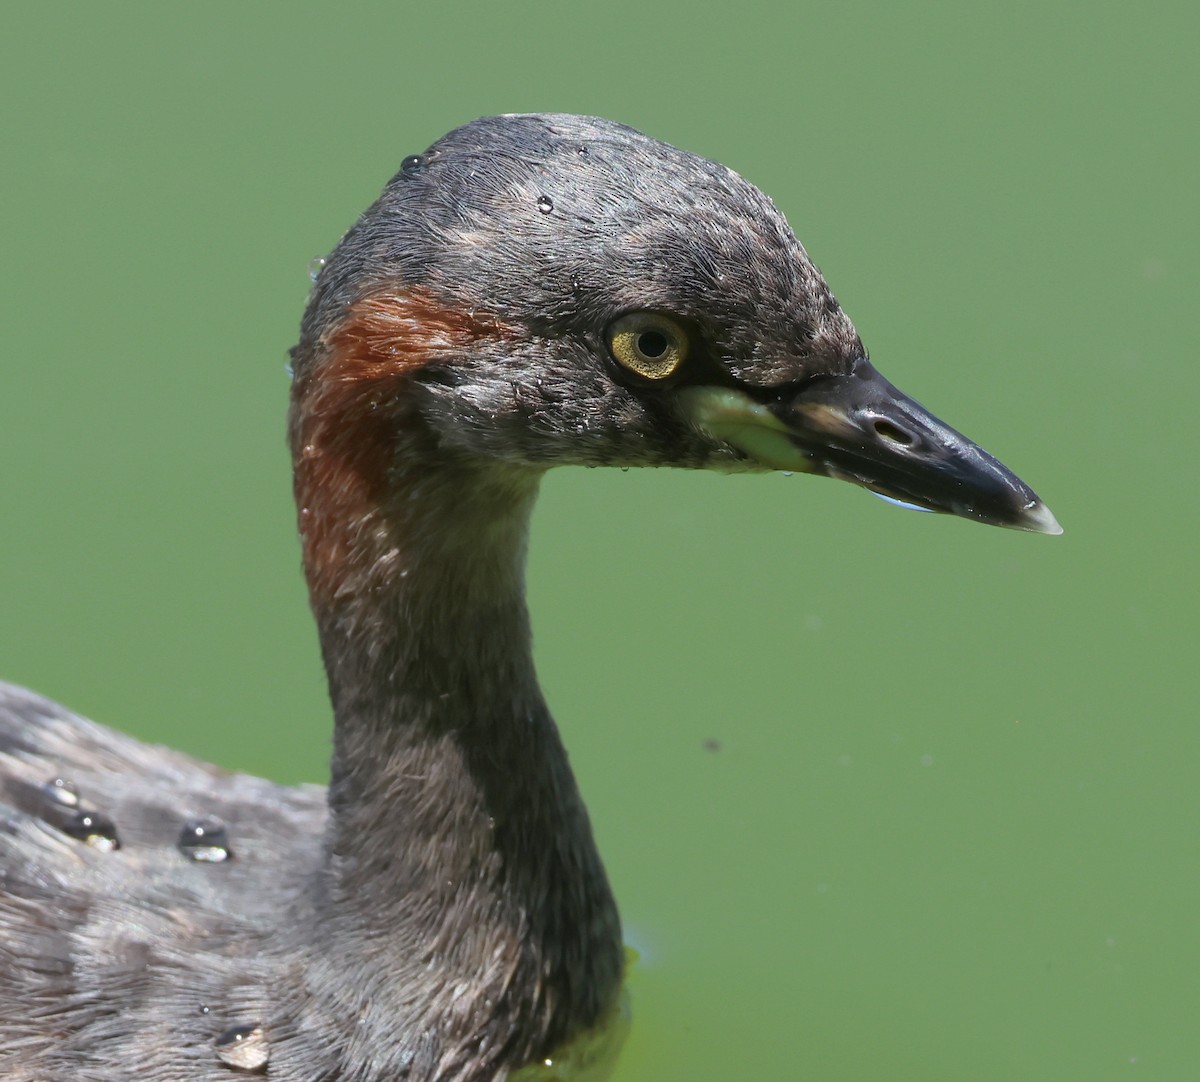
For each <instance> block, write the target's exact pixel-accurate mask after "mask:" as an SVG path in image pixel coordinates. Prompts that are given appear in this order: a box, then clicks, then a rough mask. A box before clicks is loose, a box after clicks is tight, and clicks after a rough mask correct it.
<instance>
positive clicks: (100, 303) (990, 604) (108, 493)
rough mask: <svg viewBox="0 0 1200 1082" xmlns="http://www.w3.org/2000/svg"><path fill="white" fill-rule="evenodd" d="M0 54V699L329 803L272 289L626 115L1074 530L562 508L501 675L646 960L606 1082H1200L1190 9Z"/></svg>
mask: <svg viewBox="0 0 1200 1082" xmlns="http://www.w3.org/2000/svg"><path fill="white" fill-rule="evenodd" d="M5 24H6V25H5V32H4V34H3V36H2V38H0V81H2V82H0V90H2V91H3V99H2V100H3V101H4V103H5V110H4V111H5V124H4V126H5V135H4V143H3V147H4V167H3V171H2V173H0V176H2V177H3V180H2V182H0V183H2V184H3V189H2V193H3V219H4V233H3V236H4V246H5V252H4V259H3V263H2V265H0V275H3V279H4V280H3V296H4V298H5V303H4V308H3V328H4V331H3V333H4V339H3V352H2V354H0V358H2V359H0V463H2V466H0V478H2V486H3V487H2V489H0V492H2V494H3V497H2V498H3V501H4V515H3V519H2V521H0V584H2V591H3V593H2V596H3V602H2V614H0V673H2V674H3V675H4V676H5V677H7V678H8V679H11V680H15V681H18V682H21V683H25V684H29V685H31V686H34V687H37V688H39V689H40V690H42V691H45V692H47V693H49V694H51V695H53V696H55V697H57V698H60V699H62V700H63V701H65V702H66V703H68V704H70V705H71V706H73V707H75V708H77V709H80V710H82V711H85V712H87V713H89V714H91V715H93V716H95V717H96V718H98V719H99V720H101V721H104V722H107V723H110V724H113V725H117V726H120V727H122V728H125V729H127V730H129V731H131V732H133V733H136V734H138V735H140V736H143V737H146V738H148V739H153V740H163V741H168V742H170V743H174V744H177V745H180V746H182V747H184V748H186V749H187V750H189V751H191V752H194V753H196V754H198V755H202V756H204V757H206V758H210V759H214V760H217V761H218V762H221V763H223V764H226V765H228V766H232V767H238V768H243V769H247V770H252V771H255V772H260V773H266V774H269V775H271V776H274V777H277V778H280V779H285V780H299V779H319V778H321V776H322V770H323V763H324V758H325V754H326V749H327V746H328V719H327V713H326V704H325V701H324V698H323V690H322V682H321V677H320V670H319V663H318V658H317V653H316V648H315V641H314V635H313V631H312V628H311V625H310V622H309V619H308V616H307V613H306V610H305V602H304V595H303V591H302V587H301V582H300V578H299V573H298V555H297V549H296V544H295V539H294V531H293V526H292V510H291V506H290V500H289V493H288V468H287V462H286V459H285V455H284V451H283V435H282V428H283V411H284V403H285V398H286V391H287V382H286V378H285V376H284V372H283V363H284V359H285V358H284V351H285V349H286V347H287V346H289V345H290V344H291V343H292V342H293V341H294V336H295V328H296V323H297V320H298V317H299V313H300V309H301V307H302V304H303V299H304V295H305V290H306V286H307V278H306V275H305V266H306V264H307V263H308V261H309V260H310V259H311V258H312V257H314V256H317V255H320V254H322V253H324V252H325V251H327V250H328V249H329V248H330V247H331V246H332V245H333V243H334V242H335V241H336V240H337V238H338V236H339V234H340V232H341V231H342V230H343V229H345V228H346V227H347V226H348V225H349V224H350V222H351V221H352V220H353V218H354V216H355V215H356V214H357V213H358V211H359V210H361V209H362V208H363V207H364V206H365V205H366V204H367V203H368V202H369V201H370V200H371V199H372V198H373V197H374V195H375V194H376V192H377V191H378V189H379V188H380V186H381V185H382V184H383V182H384V181H385V180H386V179H387V177H389V176H390V175H391V174H392V172H394V171H395V170H396V168H397V167H398V165H399V162H400V160H401V158H402V157H404V155H406V154H409V153H412V152H414V151H418V150H420V149H422V148H423V147H424V146H425V145H426V144H428V143H429V142H430V141H432V140H433V139H434V138H436V137H437V136H438V135H440V134H441V133H442V132H443V131H445V130H446V129H448V128H450V127H452V126H454V125H455V124H458V123H461V122H462V121H465V120H467V119H470V118H471V117H473V116H476V115H478V114H481V113H488V112H500V111H514V110H529V109H558V110H568V111H581V112H595V113H600V114H603V115H607V116H612V117H615V118H618V119H621V120H624V121H627V122H629V123H632V124H634V125H636V126H638V127H642V128H644V129H646V130H648V131H649V132H651V133H652V134H654V135H656V136H659V137H662V138H665V139H668V140H669V141H672V142H675V143H678V144H680V145H682V146H686V147H688V148H689V149H693V150H697V151H700V152H702V153H706V154H709V155H712V156H715V157H719V158H721V159H722V160H724V161H726V162H728V163H729V164H731V165H733V166H734V167H735V168H737V169H738V170H740V171H741V172H743V173H744V174H745V175H747V176H748V177H750V178H751V179H753V180H754V181H756V182H757V183H759V184H760V185H761V186H762V187H764V188H765V189H766V190H767V191H768V192H769V193H770V194H771V195H772V196H773V197H774V198H775V200H776V201H777V202H778V203H779V204H780V206H781V207H783V209H784V210H785V211H786V212H787V213H788V215H789V217H790V218H791V220H792V223H793V225H794V226H795V227H796V229H797V231H798V232H799V234H800V235H801V237H802V238H803V239H804V240H805V242H806V244H807V245H808V247H809V249H810V250H811V252H812V253H813V255H814V257H815V258H816V260H817V261H818V262H819V263H820V264H821V266H822V267H823V268H824V270H825V271H826V273H827V275H828V277H829V278H830V280H831V282H832V284H833V287H834V289H835V290H836V292H837V293H838V295H839V297H840V299H841V300H842V302H843V303H844V304H845V306H846V307H847V309H848V310H849V311H850V313H851V314H852V315H853V316H854V318H855V320H856V322H857V324H858V327H859V329H860V331H861V332H862V334H863V337H864V338H865V340H866V341H867V344H868V345H869V346H870V348H871V350H872V354H873V358H874V360H875V361H876V363H877V364H878V366H879V367H880V368H881V369H882V370H883V371H884V372H885V374H887V375H888V376H889V377H890V378H891V379H892V380H893V381H895V382H896V383H898V384H900V385H901V386H902V387H903V388H904V389H905V390H907V391H908V392H910V393H912V394H914V395H915V396H916V397H918V398H920V399H921V400H922V401H924V402H925V403H926V404H928V405H929V406H930V407H931V408H933V409H934V411H935V412H937V413H938V414H939V415H941V416H943V417H944V418H945V419H946V420H948V421H949V422H950V423H952V424H954V425H955V426H956V427H959V428H961V429H963V430H964V431H965V432H966V433H967V434H968V435H970V436H972V437H973V438H975V439H977V440H979V441H980V442H982V443H983V444H984V445H985V446H987V447H988V448H989V449H990V450H992V451H994V452H995V453H997V454H998V455H999V456H1000V457H1002V458H1003V459H1004V460H1005V461H1006V462H1007V463H1008V464H1009V465H1011V466H1012V467H1013V468H1015V469H1016V470H1017V471H1018V472H1020V473H1021V474H1022V475H1023V476H1024V477H1025V478H1026V480H1028V481H1029V482H1030V483H1031V484H1032V485H1033V486H1034V487H1035V488H1036V489H1037V490H1038V491H1039V492H1040V493H1041V495H1042V496H1044V497H1045V499H1046V500H1047V502H1048V503H1049V504H1050V506H1051V507H1052V508H1053V510H1054V511H1055V513H1056V514H1057V515H1058V517H1059V518H1060V520H1061V521H1062V523H1063V525H1064V527H1065V528H1066V534H1065V536H1063V537H1062V538H1058V539H1053V538H1045V537H1034V536H1027V535H1020V534H1015V533H1010V532H1006V531H1000V530H991V529H986V528H983V527H979V526H976V525H973V524H969V523H965V522H958V521H951V520H947V519H944V518H941V517H936V516H930V515H914V514H906V513H903V512H899V511H896V510H894V509H891V508H887V507H885V506H884V505H883V504H882V503H880V502H878V501H875V500H872V499H870V498H868V497H867V496H866V495H865V494H864V493H862V492H861V491H858V490H854V489H852V488H850V487H849V486H846V485H841V486H839V485H835V484H833V483H831V482H827V481H817V480H812V479H806V478H802V477H794V478H785V477H780V476H766V477H758V478H745V477H742V478H726V477H716V476H692V475H685V474H682V473H670V472H658V473H635V472H631V473H628V474H622V473H602V472H599V471H589V472H583V471H564V472H562V473H559V474H556V475H554V476H552V477H551V478H550V479H549V481H548V483H547V485H546V488H545V494H544V498H543V501H542V503H541V506H540V508H539V510H538V513H537V520H536V536H535V541H534V547H533V553H532V564H531V569H530V579H531V582H530V588H531V593H532V603H533V608H534V616H535V621H536V627H537V633H538V653H539V663H540V666H541V671H542V675H543V679H544V683H545V685H546V689H547V693H548V695H549V697H550V701H551V703H552V705H553V706H554V709H555V711H556V713H557V715H558V717H559V719H560V721H561V723H562V726H563V729H564V732H565V736H566V740H567V743H568V745H569V747H570V748H571V751H572V756H573V761H574V763H575V766H576V769H577V771H578V774H579V777H580V781H581V784H582V785H583V788H584V791H585V793H586V794H587V797H588V801H589V805H590V807H591V810H592V814H593V818H594V821H595V826H596V830H597V833H598V835H599V839H600V843H601V846H602V849H603V851H604V853H605V856H606V859H607V862H608V866H609V870H610V872H611V874H612V877H613V880H614V883H615V886H616V889H617V892H618V894H619V897H620V899H621V902H622V906H623V912H624V916H625V920H626V922H627V925H628V929H629V938H630V940H631V941H632V942H633V943H634V945H635V946H636V947H637V948H638V949H639V950H640V952H641V954H642V961H641V963H640V964H639V966H638V968H637V972H636V975H635V982H634V989H633V992H634V1012H635V1022H634V1030H633V1035H632V1038H631V1040H630V1044H629V1047H628V1051H627V1054H626V1056H625V1059H624V1061H623V1064H622V1067H621V1070H620V1072H619V1080H620V1082H697V1080H704V1082H707V1080H710V1079H711V1080H726V1079H753V1080H755V1082H762V1080H775V1079H820V1080H829V1082H861V1080H884V1079H905V1080H907V1079H920V1080H922V1082H941V1080H946V1082H952V1080H953V1082H960V1080H966V1082H1001V1080H1003V1082H1010V1080H1013V1079H1022V1080H1034V1082H1041V1080H1045V1082H1064V1080H1075V1079H1079V1080H1085V1082H1107V1080H1109V1079H1126V1078H1138V1079H1155V1080H1165V1082H1176V1080H1181V1079H1189V1078H1195V1077H1198V1076H1200V1067H1198V1064H1200V1026H1198V1025H1197V1020H1198V1018H1200V996H1198V992H1197V980H1198V978H1197V973H1198V972H1200V934H1198V921H1197V913H1198V912H1200V876H1198V873H1197V861H1196V846H1197V814H1196V793H1197V788H1198V786H1197V776H1196V774H1197V768H1196V764H1197V761H1198V759H1200V756H1198V754H1197V753H1198V752H1200V747H1198V744H1200V737H1198V735H1197V724H1196V706H1195V702H1196V664H1195V660H1194V653H1195V648H1196V643H1197V621H1196V617H1195V596H1196V571H1195V565H1196V561H1195V550H1196V530H1197V526H1198V525H1200V498H1198V495H1197V485H1196V452H1195V437H1194V432H1193V430H1194V427H1195V414H1196V406H1195V402H1196V398H1197V392H1198V391H1200V379H1198V377H1197V368H1198V357H1197V352H1198V351H1197V344H1198V342H1197V339H1198V335H1197V329H1196V328H1197V320H1196V314H1195V295H1196V282H1197V269H1198V268H1197V262H1198V260H1197V240H1198V234H1200V231H1198V229H1197V225H1198V216H1197V200H1196V193H1197V190H1198V184H1197V164H1198V160H1200V156H1198V153H1197V149H1196V131H1197V121H1198V119H1200V118H1198V116H1197V112H1198V110H1197V108H1196V103H1197V101H1200V93H1198V89H1200V88H1198V87H1197V85H1196V83H1197V80H1196V78H1195V75H1194V71H1195V61H1194V50H1195V42H1196V40H1197V32H1198V31H1200V16H1197V14H1196V8H1195V6H1194V5H1191V4H1188V5H1185V4H1182V3H1180V4H1175V5H1172V4H1165V3H1164V4H1147V5H1140V6H1138V7H1136V8H1135V7H1133V6H1132V5H1118V4H1100V3H1089V4H1084V3H1074V4H1069V3H1061V2H1053V0H1052V2H1049V3H1045V4H1041V5H1036V6H1034V5H1029V6H1020V7H1018V6H1011V5H1005V6H994V7H993V6H981V5H975V4H936V3H924V2H920V3H913V4H906V5H890V6H886V7H885V6H884V5H877V4H863V3H839V4H823V5H819V6H815V5H803V4H802V5H793V4H782V3H780V4H777V5H761V6H758V7H751V6H747V5H738V6H734V7H723V8H712V9H708V10H706V9H704V8H702V7H697V6H696V5H695V4H683V3H665V4H659V5H649V4H644V3H640V4H632V3H609V4H604V5H592V6H590V7H588V8H587V9H586V10H584V9H578V8H575V7H572V6H570V5H565V4H558V5H550V4H546V5H520V4H513V5H503V6H499V5H498V6H496V7H495V8H490V9H485V8H483V7H482V6H480V7H474V6H472V7H455V6H454V5H431V6H428V7H425V8H422V9H419V10H411V9H408V8H406V7H405V6H404V5H400V4H396V3H389V4H377V5H365V4H353V3H349V4H342V5H330V4H300V3H290V4H275V5H269V4H258V5H242V4H236V5H235V4H230V3H209V4H204V5H193V6H190V7H184V6H182V5H152V4H132V3H126V4H118V5H92V4H66V5H49V4H47V5H42V6H41V7H40V8H38V13H37V14H33V13H31V12H30V11H26V12H24V13H23V14H17V13H16V12H10V13H9V14H8V16H7V18H6V20H5ZM712 741H716V742H718V743H717V744H716V745H712V744H709V745H708V747H706V742H712ZM709 747H718V748H719V750H708V748H709Z"/></svg>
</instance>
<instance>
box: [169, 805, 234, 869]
mask: <svg viewBox="0 0 1200 1082" xmlns="http://www.w3.org/2000/svg"><path fill="white" fill-rule="evenodd" d="M179 851H180V852H181V853H183V855H184V856H185V857H187V858H188V860H194V861H196V862H197V863H201V864H222V863H224V862H225V861H227V860H232V859H233V850H232V849H230V848H229V835H228V834H227V833H226V831H225V824H224V823H222V822H221V820H220V819H217V818H216V817H215V816H212V815H206V816H204V817H203V818H202V819H189V820H188V821H187V822H186V823H184V824H183V829H182V830H181V831H180V832H179Z"/></svg>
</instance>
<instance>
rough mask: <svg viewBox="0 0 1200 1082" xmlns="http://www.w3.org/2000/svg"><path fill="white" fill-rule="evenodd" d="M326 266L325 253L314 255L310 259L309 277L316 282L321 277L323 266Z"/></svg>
mask: <svg viewBox="0 0 1200 1082" xmlns="http://www.w3.org/2000/svg"><path fill="white" fill-rule="evenodd" d="M324 266H325V257H324V256H323V255H318V256H314V257H313V258H312V259H310V260H309V261H308V277H309V278H310V279H311V280H312V281H314V282H315V281H316V280H317V279H318V278H320V277H321V268H322V267H324Z"/></svg>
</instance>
